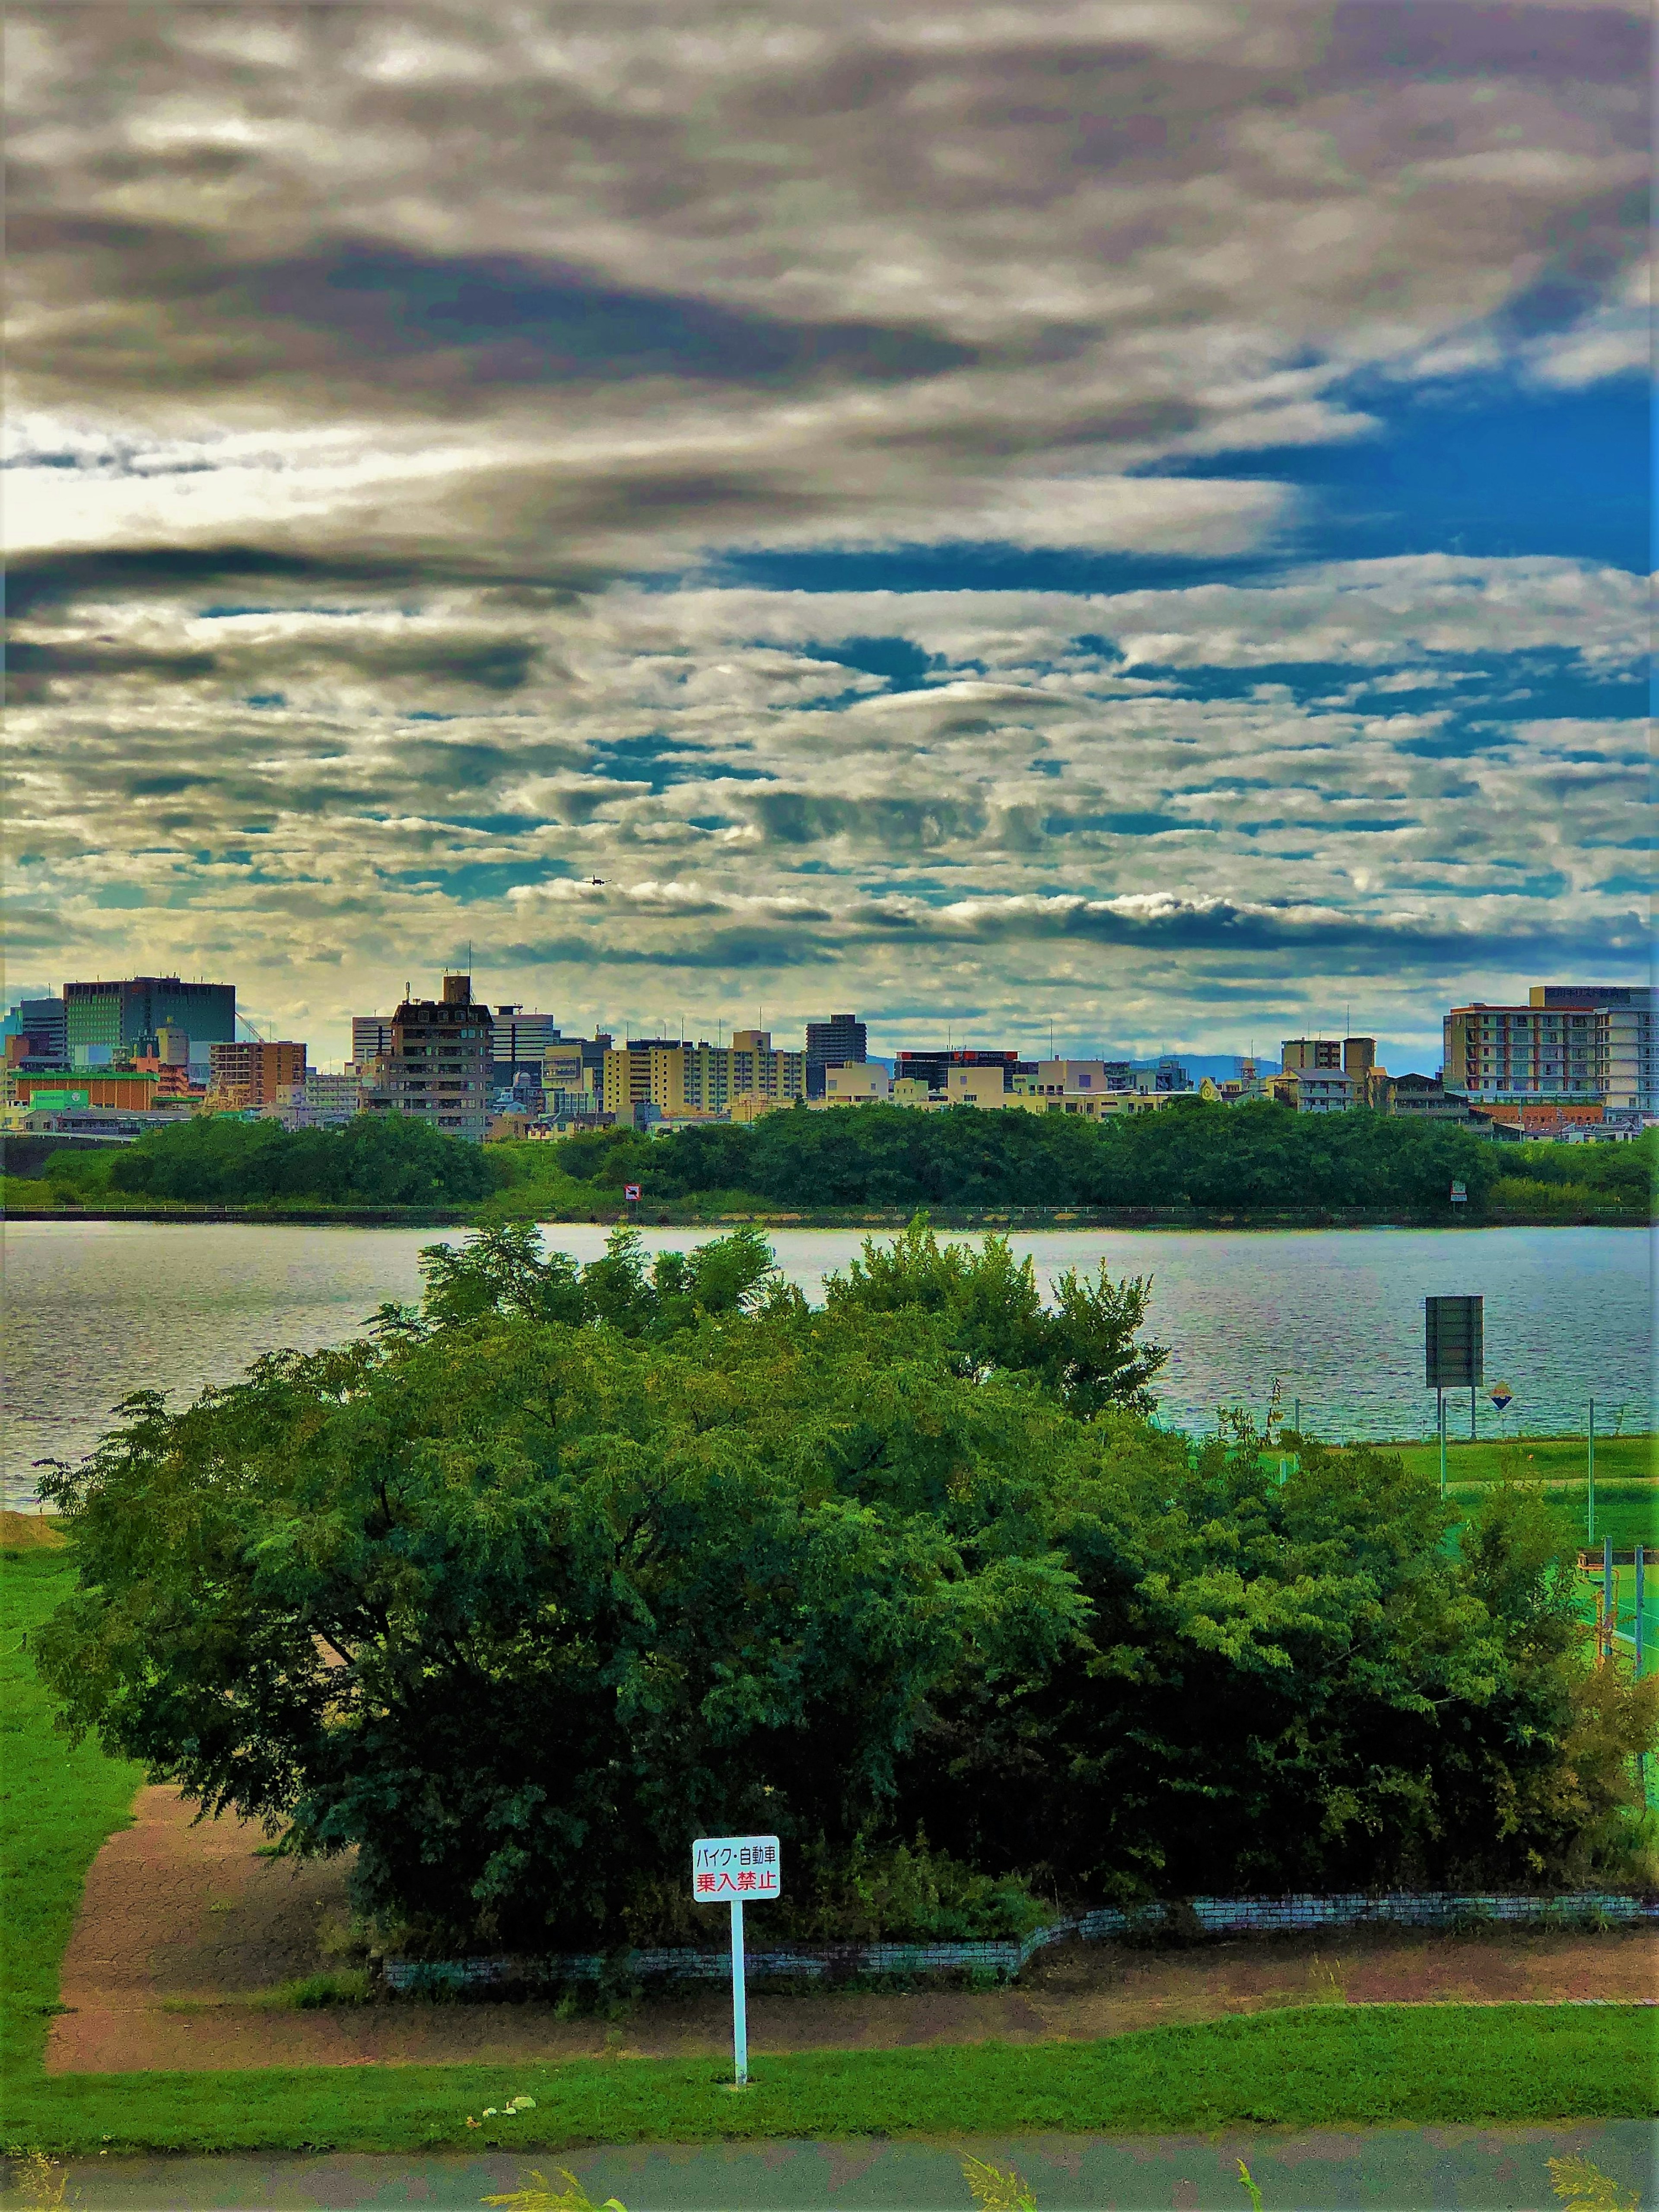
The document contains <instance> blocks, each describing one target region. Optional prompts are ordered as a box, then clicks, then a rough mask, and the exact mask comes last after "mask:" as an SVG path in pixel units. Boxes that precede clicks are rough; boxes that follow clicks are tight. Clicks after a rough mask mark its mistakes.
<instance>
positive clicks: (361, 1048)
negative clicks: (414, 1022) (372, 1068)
mask: <svg viewBox="0 0 1659 2212" xmlns="http://www.w3.org/2000/svg"><path fill="white" fill-rule="evenodd" d="M391 1049H392V1017H391V1015H390V1014H354V1015H353V1016H352V1017H351V1064H352V1066H354V1067H367V1066H368V1063H369V1062H370V1060H379V1059H380V1056H381V1054H384V1053H388V1052H390V1051H391Z"/></svg>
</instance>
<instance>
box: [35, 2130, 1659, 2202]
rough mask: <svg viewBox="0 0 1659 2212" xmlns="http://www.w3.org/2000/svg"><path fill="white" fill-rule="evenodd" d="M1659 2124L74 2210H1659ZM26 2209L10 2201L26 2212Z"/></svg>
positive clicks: (260, 2165)
mask: <svg viewBox="0 0 1659 2212" xmlns="http://www.w3.org/2000/svg"><path fill="white" fill-rule="evenodd" d="M1656 2149H1659V2143H1656V2137H1655V2131H1654V2128H1653V2126H1652V2125H1651V2124H1650V2123H1649V2122H1647V2121H1644V2120H1611V2121H1586V2122H1583V2123H1582V2124H1577V2125H1561V2126H1556V2127H1534V2128H1452V2127H1440V2128H1404V2127H1402V2128H1370V2129H1363V2128H1362V2129H1343V2128H1329V2129H1320V2130H1304V2131H1299V2132H1293V2131H1291V2130H1288V2129H1273V2128H1264V2129H1255V2130H1235V2131H1231V2132H1229V2133H1225V2134H1221V2135H1217V2136H1063V2135H1049V2136H1020V2137H1016V2138H1012V2139H1007V2138H1005V2139H1002V2140H1000V2141H987V2140H973V2141H966V2142H962V2143H941V2142H884V2141H876V2142H835V2143H824V2142H773V2143H731V2144H702V2145H697V2146H695V2147H693V2146H684V2147H676V2146H673V2145H667V2146H664V2145H644V2144H641V2145H636V2146H634V2147H631V2148H626V2149H617V2150H589V2151H575V2152H565V2153H559V2152H544V2153H541V2154H525V2155H522V2156H518V2157H513V2156H510V2155H508V2154H505V2153H497V2154H490V2155H487V2156H481V2157H476V2158H472V2157H467V2156H465V2155H464V2154H453V2155H441V2156H425V2157H417V2158H398V2157H379V2156H376V2157H368V2156H347V2155H339V2156H326V2155H324V2156H307V2157H292V2158H284V2159H253V2158H176V2159H161V2158H156V2159H123V2160H98V2159H92V2160H76V2162H75V2163H74V2164H73V2165H72V2166H71V2167H70V2172H69V2176H68V2183H69V2186H68V2191H67V2192H66V2202H67V2203H70V2204H73V2205H76V2206H79V2207H81V2208H82V2212H245V2208H258V2212H267V2208H268V2212H324V2208H326V2212H357V2208H360V2207H368V2206H380V2205H420V2206H422V2207H425V2208H427V2212H452V2209H454V2212H458V2208H460V2207H462V2206H465V2207H469V2208H470V2207H474V2206H477V2204H478V2203H480V2202H481V2200H482V2199H483V2198H484V2197H488V2196H491V2195H493V2194H495V2193H497V2192H500V2191H508V2190H514V2189H521V2188H524V2187H526V2186H527V2185H528V2184H529V2177H530V2171H531V2168H532V2166H533V2167H539V2168H540V2169H541V2170H542V2171H543V2172H544V2173H545V2174H546V2175H547V2177H548V2179H549V2180H550V2181H552V2180H553V2179H554V2174H555V2169H556V2168H557V2167H560V2166H568V2167H569V2168H570V2170H571V2171H572V2172H574V2174H575V2176H576V2178H577V2179H578V2180H579V2181H580V2183H581V2184H582V2185H583V2187H584V2188H585V2189H586V2191H587V2193H588V2195H589V2197H591V2198H592V2200H593V2202H594V2203H596V2204H599V2203H603V2202H604V2200H605V2198H606V2197H613V2196H614V2197H617V2198H618V2199H619V2200H620V2202H621V2203H623V2204H624V2205H625V2206H626V2207H627V2208H628V2212H935V2208H937V2212H972V2199H971V2197H970V2194H969V2189H968V2185H967V2183H966V2182H965V2180H964V2179H963V2173H962V2158H963V2153H964V2152H971V2153H973V2154H975V2155H976V2156H978V2157H980V2158H984V2159H988V2160H994V2162H995V2163H996V2164H998V2165H1000V2166H1004V2167H1006V2166H1014V2167H1016V2168H1017V2169H1018V2172H1020V2173H1021V2174H1022V2175H1023V2176H1024V2179H1025V2180H1026V2181H1027V2182H1028V2183H1029V2184H1030V2187H1031V2190H1032V2192H1033V2194H1034V2196H1035V2197H1036V2203H1037V2205H1038V2207H1039V2212H1070V2208H1073V2207H1087V2208H1089V2212H1154V2208H1156V2212H1165V2208H1172V2209H1173V2212H1210V2208H1212V2207H1216V2208H1223V2207H1225V2209H1226V2212H1249V2198H1248V2197H1247V2196H1246V2193H1245V2191H1244V2188H1243V2183H1242V2182H1241V2180H1240V2178H1239V2173H1238V2161H1239V2160H1240V2159H1241V2158H1244V2159H1247V2160H1249V2166H1250V2170H1251V2172H1252V2174H1253V2176H1254V2178H1255V2182H1256V2185H1257V2186H1258V2187H1259V2188H1260V2190H1261V2201H1262V2206H1263V2212H1347V2208H1349V2207H1354V2208H1356V2212H1358V2208H1365V2212H1381V2208H1387V2212H1438V2208H1440V2207H1442V2206H1447V2207H1451V2206H1457V2207H1462V2206H1468V2207H1480V2208H1492V2212H1545V2208H1546V2207H1547V2208H1549V2212H1559V2199H1558V2198H1557V2197H1556V2196H1555V2194H1554V2192H1553V2190H1552V2188H1551V2184H1550V2175H1549V2172H1548V2170H1547V2166H1546V2165H1545V2160H1547V2159H1550V2158H1563V2157H1572V2156H1581V2157H1586V2158H1589V2159H1591V2160H1594V2161H1595V2164H1596V2165H1597V2166H1600V2167H1601V2169H1602V2171H1603V2172H1606V2173H1607V2174H1609V2175H1610V2176H1612V2178H1613V2180H1614V2181H1615V2182H1616V2183H1617V2184H1618V2185H1619V2187H1620V2191H1621V2192H1622V2193H1623V2195H1624V2196H1626V2197H1628V2196H1629V2195H1631V2194H1632V2193H1633V2192H1634V2193H1637V2194H1638V2195H1639V2196H1640V2197H1642V2198H1643V2199H1644V2200H1645V2201H1647V2202H1651V2201H1652V2200H1651V2196H1650V2191H1651V2190H1652V2185H1653V2177H1654V2173H1655V2171H1656ZM15 2201H16V2200H15V2199H12V2198H7V2199H6V2202H7V2203H14V2202H15Z"/></svg>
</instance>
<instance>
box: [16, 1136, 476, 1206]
mask: <svg viewBox="0 0 1659 2212" xmlns="http://www.w3.org/2000/svg"><path fill="white" fill-rule="evenodd" d="M46 1174H47V1176H48V1177H49V1178H50V1179H51V1180H52V1181H53V1182H65V1183H68V1184H69V1185H70V1186H71V1187H76V1188H107V1189H110V1190H115V1191H120V1192H123V1193H125V1194H129V1195H134V1196H137V1195H142V1196H143V1197H147V1198H158V1199H186V1200H190V1199H194V1200H200V1201H202V1202H204V1203H206V1204H213V1205H235V1204H247V1205H261V1204H268V1203H272V1202H280V1201H281V1200H285V1199H286V1200H300V1201H304V1200H310V1201H312V1202H313V1203H325V1204H337V1205H346V1204H356V1205H360V1206H432V1205H455V1204H463V1203H466V1202H469V1201H471V1200H476V1199H481V1198H484V1197H487V1196H488V1195H489V1192H490V1191H491V1190H493V1189H494V1188H495V1172H494V1170H493V1167H492V1165H491V1164H490V1163H489V1160H488V1159H487V1158H486V1157H485V1155H484V1153H483V1150H482V1148H481V1147H480V1146H477V1145H469V1144H465V1143H463V1142H462V1140H461V1139H459V1138H458V1137H449V1136H446V1135H445V1134H444V1133H443V1132H442V1131H441V1130H440V1129H434V1128H429V1127H428V1126H427V1125H426V1124H425V1123H424V1122H422V1121H417V1120H416V1119H415V1118H414V1117H413V1116H412V1115H404V1114H359V1115H355V1116H354V1117H353V1119H352V1120H351V1121H348V1122H346V1123H345V1124H344V1125H343V1127H339V1128H337V1129H292V1130H290V1129H284V1128H283V1127H282V1126H281V1124H280V1123H278V1122H276V1121H239V1120H237V1119H236V1118H234V1116H232V1115H223V1114H214V1115H208V1114H202V1115H192V1116H191V1119H190V1120H188V1121H183V1122H180V1123H179V1124H178V1125H177V1126H176V1127H173V1128H168V1129H157V1130H155V1131H154V1132H152V1133H150V1134H149V1135H147V1136H143V1137H141V1138H139V1139H138V1141H137V1144H134V1145H124V1146H120V1147H119V1148H118V1149H117V1148H114V1147H112V1149H111V1151H110V1152H109V1153H108V1155H107V1156H99V1155H93V1154H88V1153H86V1152H55V1153H53V1155H52V1158H50V1159H49V1160H48V1161H47V1163H46Z"/></svg>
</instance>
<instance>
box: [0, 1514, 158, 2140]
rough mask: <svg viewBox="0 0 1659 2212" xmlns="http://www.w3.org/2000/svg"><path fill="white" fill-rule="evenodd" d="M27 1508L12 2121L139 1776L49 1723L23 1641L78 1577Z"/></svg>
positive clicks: (0, 1882) (4, 1882)
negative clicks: (94, 1873)
mask: <svg viewBox="0 0 1659 2212" xmlns="http://www.w3.org/2000/svg"><path fill="white" fill-rule="evenodd" d="M28 1517H29V1516H26V1515H22V1514H11V1513H9V1514H7V1515H6V1516H5V1523H6V1525H5V1527H4V1528H3V1531H0V1544H3V1545H4V1547H5V1549H4V1551H3V1553H0V1747H3V1769H0V1930H3V1935H0V1947H3V1948H0V1960H3V1963H0V2080H3V2081H4V2084H5V2107H6V2108H5V2112H4V2115H3V2117H4V2118H6V2119H7V2121H8V2122H9V2121H10V2118H11V2112H12V2107H13V2103H14V2100H15V2097H16V2094H17V2091H18V2085H19V2081H20V2078H21V2077H22V2076H27V2075H31V2074H35V2073H38V2072H39V2069H40V2061H41V2055H42V2052H43V2051H44V2050H45V2047H46V2024H47V2021H49V2019H50V2018H51V2016H52V2013H53V2012H54V2011H55V2009H56V2008H57V2002H58V1961H59V1960H60V1959H61V1958H62V1957H63V1954H64V1945H65V1944H66V1943H67V1942H69V1938H70V1929H71V1928H72V1927H73V1925H74V1923H75V1912H76V1905H78V1904H79V1903H80V1899H81V1885H82V1882H83V1881H84V1880H85V1879H86V1872H87V1869H88V1867H89V1866H90V1865H91V1864H92V1862H93V1860H94V1857H96V1856H97V1852H98V1847H99V1845H100V1844H101V1843H102V1842H103V1840H104V1838H105V1837H106V1836H107V1835H108V1834H110V1833H111V1832H112V1830H114V1829H116V1828H123V1827H125V1826H127V1825H128V1808H130V1807H131V1803H132V1799H133V1793H134V1791H135V1790H137V1787H138V1784H140V1782H142V1781H143V1771H142V1770H141V1769H140V1768H138V1767H137V1766H132V1765H127V1764H126V1763H125V1761H120V1760H116V1759H106V1758H105V1757H104V1755H103V1753H101V1752H100V1750H99V1749H98V1747H96V1745H95V1744H90V1743H83V1744H82V1745H80V1746H79V1747H77V1748H76V1749H75V1750H71V1749H70V1747H69V1745H68V1744H67V1743H65V1742H64V1739H63V1738H62V1736H60V1735H55V1734H54V1733H53V1730H52V1712H51V1708H50V1705H48V1702H47V1699H46V1692H45V1691H44V1690H43V1689H42V1688H41V1686H40V1683H39V1681H38V1680H36V1678H35V1673H34V1665H33V1661H32V1659H31V1658H30V1656H29V1654H28V1650H27V1641H26V1639H27V1635H28V1632H29V1631H30V1630H31V1629H33V1627H34V1626H36V1625H37V1624H38V1623H39V1622H40V1621H42V1620H45V1619H46V1615H47V1614H48V1613H51V1612H52V1610H53V1608H54V1607H57V1606H58V1605H59V1604H61V1603H62V1601H63V1600H64V1598H66V1597H67V1596H68V1595H69V1594H70V1589H72V1587H73V1580H74V1577H73V1570H72V1569H71V1568H70V1565H69V1562H68V1558H67V1553H66V1550H65V1547H64V1545H63V1544H62V1543H61V1542H59V1543H53V1542H52V1541H50V1538H48V1539H47V1541H44V1542H43V1541H40V1534H43V1533H44V1531H43V1530H42V1529H40V1528H39V1527H37V1528H35V1529H32V1530H31V1529H25V1528H17V1527H16V1526H15V1525H14V1524H15V1523H18V1522H24V1521H26V1520H27V1518H28ZM46 1527H47V1528H49V1527H50V1523H47V1524H46ZM52 1533H53V1534H56V1532H55V1531H53V1532H52ZM31 1537H33V1539H34V1541H32V1542H28V1548H27V1549H23V1548H20V1547H21V1545H22V1544H23V1543H24V1542H26V1541H27V1540H28V1539H30V1538H31Z"/></svg>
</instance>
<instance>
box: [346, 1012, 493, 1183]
mask: <svg viewBox="0 0 1659 2212" xmlns="http://www.w3.org/2000/svg"><path fill="white" fill-rule="evenodd" d="M356 1028H357V1024H356V1021H354V1022H353V1024H352V1031H353V1036H352V1046H353V1051H354V1054H355V1052H356V1042H357V1039H356ZM494 1029H495V1023H494V1020H493V1018H492V1017H491V1015H490V1012H489V1007H488V1006H485V1005H483V1003H482V1001H475V1000H474V999H473V996H472V978H471V976H470V975H446V976H445V977H444V981H443V996H442V997H441V998H440V999H405V1000H404V1002H403V1004H402V1005H401V1006H399V1007H398V1010H397V1012H395V1013H394V1014H393V1015H392V1041H391V1045H390V1048H389V1049H388V1050H386V1051H385V1052H383V1053H381V1054H378V1055H377V1056H376V1057H375V1058H374V1060H372V1062H370V1063H369V1065H368V1066H367V1067H366V1068H365V1069H364V1082H363V1110H364V1111H365V1112H366V1113H370V1114H407V1115H411V1116H413V1117H415V1118H417V1119H419V1120H421V1121H425V1122H426V1123H427V1124H428V1126H429V1127H432V1128H435V1129H441V1130H442V1131H443V1133H445V1135H446V1136H451V1137H464V1138H465V1139H468V1141H469V1142H471V1143H472V1144H477V1145H481V1144H482V1143H483V1138H484V1130H485V1127H486V1126H487V1124H488V1121H489V1086H490V1080H491V1068H492V1065H493V1061H494V1057H495V1048H494V1042H493V1031H494ZM358 1065H359V1066H363V1063H362V1062H361V1061H359V1062H358Z"/></svg>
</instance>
